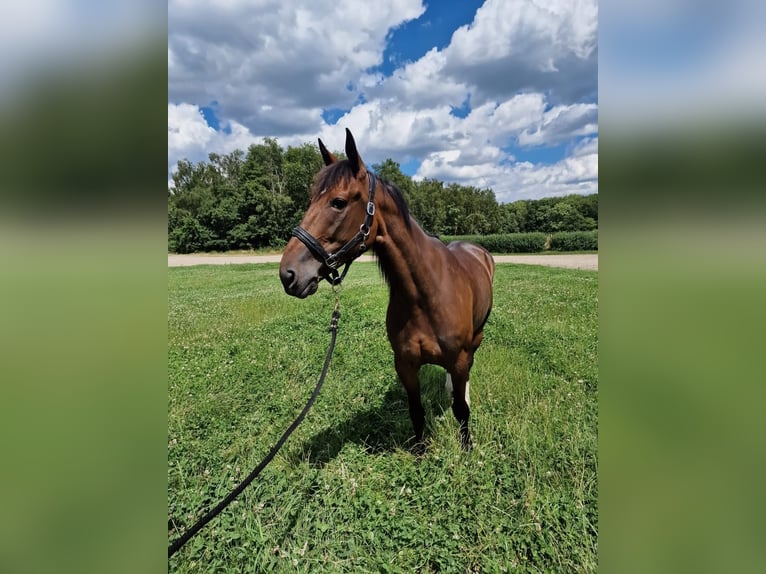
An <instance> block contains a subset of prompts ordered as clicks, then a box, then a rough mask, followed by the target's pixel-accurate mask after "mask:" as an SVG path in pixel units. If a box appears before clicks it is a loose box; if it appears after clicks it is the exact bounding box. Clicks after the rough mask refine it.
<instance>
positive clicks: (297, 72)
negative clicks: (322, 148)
mask: <svg viewBox="0 0 766 574" xmlns="http://www.w3.org/2000/svg"><path fill="white" fill-rule="evenodd" d="M424 10H425V7H424V5H423V2H421V1H420V0H391V1H388V2H376V3H369V4H365V5H364V9H359V4H358V2H356V1H355V0H340V1H332V0H318V1H316V2H313V3H310V4H309V3H305V4H303V3H301V4H300V5H298V6H297V7H296V5H295V3H284V2H278V1H277V0H259V1H256V2H252V1H236V0H228V1H224V0H216V1H208V0H205V1H202V0H171V1H170V3H169V37H168V78H169V100H170V101H171V102H173V103H171V104H169V106H168V114H169V118H168V162H169V165H174V163H175V161H177V160H178V159H181V158H182V157H188V158H189V159H192V160H196V159H204V158H206V157H207V154H208V153H209V152H212V151H216V152H219V153H221V152H223V153H226V152H227V151H230V150H232V149H235V148H237V147H239V148H241V149H246V148H247V146H248V145H249V144H250V143H253V142H259V141H261V139H262V138H263V137H265V136H270V137H277V138H278V139H279V142H280V144H282V145H283V146H287V145H300V144H302V143H304V142H307V141H311V142H313V141H316V137H321V138H322V140H323V141H324V142H325V144H327V145H328V147H330V148H331V149H342V144H343V141H344V134H343V129H342V128H344V127H348V128H350V129H351V130H352V132H353V133H354V136H355V138H356V141H357V144H358V146H359V149H360V151H361V154H362V157H363V158H364V159H365V161H367V162H368V163H369V164H372V163H377V162H380V161H382V160H384V159H386V158H388V157H390V158H393V159H394V160H395V161H398V162H399V163H402V164H403V163H406V162H409V161H411V160H416V161H422V165H421V166H420V169H419V170H418V172H417V177H419V178H422V177H438V178H440V179H443V180H445V181H458V182H461V183H465V184H468V185H476V186H478V187H487V186H489V187H492V188H493V189H494V190H495V193H496V195H497V197H498V199H499V200H501V201H510V200H513V199H517V198H518V197H542V196H544V195H559V194H562V193H571V192H578V193H583V192H588V191H590V192H592V191H596V189H597V183H596V177H597V165H598V162H597V153H598V152H597V138H596V137H586V138H585V139H584V140H583V141H582V142H581V143H580V144H578V145H577V146H571V147H570V148H568V151H569V155H568V157H567V158H565V159H563V160H561V161H559V162H557V163H555V164H553V165H535V164H531V163H525V162H515V158H514V152H513V148H514V147H522V148H523V147H526V146H552V145H560V144H562V143H566V142H568V141H571V140H572V138H576V137H582V136H595V135H596V134H597V131H598V125H597V115H598V105H597V104H596V103H595V90H596V82H597V75H596V66H597V49H596V32H597V5H596V2H595V0H575V1H567V0H534V1H533V0H508V1H501V0H487V1H486V2H485V3H484V5H483V6H482V7H481V8H480V9H479V10H478V12H477V14H476V17H475V19H474V21H473V23H472V24H470V25H468V26H464V27H462V28H460V29H458V30H457V31H455V33H454V34H453V36H452V41H451V43H450V44H449V45H448V46H446V47H444V48H443V49H437V48H433V49H431V50H430V51H428V52H427V53H426V54H424V55H423V56H422V57H421V58H419V59H417V60H416V61H414V62H406V63H404V64H403V65H402V66H401V67H400V68H398V69H396V70H395V71H394V72H393V73H392V74H391V75H390V76H388V77H385V76H384V75H383V74H381V73H380V72H378V71H376V70H375V66H377V65H379V64H380V63H381V62H382V58H383V52H384V49H385V47H386V41H387V38H388V37H389V34H390V30H391V29H393V28H395V27H396V26H398V25H401V24H402V23H404V22H406V21H408V20H412V19H414V18H417V17H418V16H420V15H421V14H422V13H423V12H424ZM212 101H217V102H218V105H217V108H216V109H217V113H218V116H219V118H220V121H221V125H227V126H229V129H230V130H231V133H229V134H226V133H223V132H219V131H216V130H213V129H212V128H210V126H208V125H207V123H206V122H205V120H204V118H203V117H202V115H201V114H200V111H199V107H200V106H205V105H209V104H210V102H212ZM466 101H468V102H469V103H470V106H471V109H470V112H469V113H468V114H467V115H466V116H465V117H462V118H461V117H458V116H457V115H455V114H454V113H453V112H452V109H453V108H456V107H460V106H462V105H463V104H464V103H465V102H466ZM326 108H341V109H348V110H349V111H348V112H347V113H346V114H344V115H343V116H342V117H341V118H340V119H339V120H338V121H337V123H336V124H335V125H328V124H327V123H326V122H324V120H323V119H322V111H323V109H326ZM594 142H595V143H594Z"/></svg>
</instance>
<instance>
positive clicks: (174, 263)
mask: <svg viewBox="0 0 766 574" xmlns="http://www.w3.org/2000/svg"><path fill="white" fill-rule="evenodd" d="M281 258H282V256H281V255H280V254H277V255H226V254H221V255H170V254H169V255H168V267H185V266H188V265H230V264H237V263H279V260H280V259H281ZM359 261H372V256H370V255H363V256H362V257H360V258H359ZM495 262H496V263H524V264H528V265H545V266H547V267H564V268H567V269H586V270H588V271H598V254H596V253H575V254H572V255H557V254H551V255H495Z"/></svg>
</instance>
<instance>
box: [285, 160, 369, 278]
mask: <svg viewBox="0 0 766 574" xmlns="http://www.w3.org/2000/svg"><path fill="white" fill-rule="evenodd" d="M367 176H368V177H369V180H370V199H369V201H368V202H367V215H366V216H365V218H364V223H362V225H360V226H359V231H357V233H356V235H354V237H352V238H351V239H350V240H349V241H348V243H346V244H345V245H344V246H343V247H341V248H340V249H338V251H336V252H335V253H327V251H325V249H324V247H322V245H321V244H320V243H319V241H317V240H316V238H315V237H314V236H313V235H311V234H310V233H309V232H308V231H306V230H305V229H303V228H302V227H301V226H300V225H299V226H298V227H296V228H295V229H293V237H297V238H298V239H299V240H300V241H301V242H302V243H303V244H304V245H305V246H306V247H307V248H308V250H309V251H311V254H312V255H313V256H314V257H315V258H316V259H318V260H319V261H321V262H322V263H324V265H325V267H326V268H327V272H326V273H325V274H324V276H323V279H327V282H328V283H330V284H331V285H340V283H341V282H342V281H343V278H344V277H345V276H346V273H348V268H349V267H350V266H351V263H352V262H353V261H354V260H355V259H356V258H357V257H359V256H360V255H361V254H362V253H364V252H365V251H367V245H366V244H365V241H367V238H368V237H369V236H370V225H372V217H373V216H374V215H375V203H374V201H375V179H376V178H375V174H374V173H372V172H371V171H369V170H368V171H367ZM357 246H358V250H357ZM355 250H356V251H355ZM344 263H345V264H346V267H344V269H343V273H340V274H339V273H338V267H340V266H341V265H343V264H344Z"/></svg>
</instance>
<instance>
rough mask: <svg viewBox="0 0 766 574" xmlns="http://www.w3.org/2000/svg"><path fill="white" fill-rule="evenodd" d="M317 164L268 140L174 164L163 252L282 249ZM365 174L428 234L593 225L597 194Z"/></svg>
mask: <svg viewBox="0 0 766 574" xmlns="http://www.w3.org/2000/svg"><path fill="white" fill-rule="evenodd" d="M336 155H337V156H338V157H344V156H343V154H342V153H336ZM323 165H324V164H323V162H322V157H321V155H320V153H319V150H318V148H317V147H316V146H315V145H313V144H308V143H307V144H304V145H302V146H299V147H292V146H289V147H288V148H287V149H286V150H285V149H283V148H282V147H281V146H280V145H279V144H278V143H277V141H276V140H275V139H272V138H265V139H264V140H263V143H260V144H253V145H251V146H250V147H249V148H248V150H247V153H245V152H243V151H242V150H235V151H233V152H231V153H229V154H223V155H221V154H216V153H211V154H209V156H208V161H200V162H197V163H193V162H189V161H187V160H181V161H179V162H178V165H177V169H176V171H175V172H174V173H173V176H172V177H173V186H169V187H168V249H169V250H170V251H172V252H176V253H192V252H197V251H227V250H232V249H257V248H261V247H281V246H283V245H284V244H285V243H286V242H287V240H288V239H289V238H290V233H291V231H292V229H293V228H294V227H295V226H296V225H298V223H299V222H300V220H301V218H302V216H303V213H304V212H305V210H306V208H307V207H308V204H309V193H310V188H311V182H312V180H313V178H314V175H315V174H316V173H317V171H319V169H320V168H321V167H322V166H323ZM372 169H373V170H374V171H375V173H376V174H377V175H378V176H380V177H381V178H383V179H385V180H387V181H390V182H392V183H394V184H396V185H397V186H398V187H399V188H400V189H401V190H402V192H403V193H404V196H405V198H406V199H407V202H408V204H409V206H410V211H411V213H412V215H413V217H414V218H415V219H416V220H417V221H418V222H419V223H420V225H421V226H422V227H423V229H425V230H426V231H427V232H429V233H432V234H434V235H487V234H495V233H525V232H534V231H541V232H545V233H553V232H558V231H588V230H593V229H597V228H598V194H592V195H585V196H582V195H568V196H565V197H556V198H545V199H536V200H520V201H514V202H512V203H505V204H500V203H498V202H497V199H496V198H495V194H494V193H493V192H492V190H491V189H479V188H476V187H472V186H464V185H459V184H456V183H449V184H445V183H444V182H442V181H439V180H437V179H424V180H422V181H419V182H416V181H413V180H412V179H411V178H410V177H409V176H407V175H405V174H404V173H402V171H401V169H400V166H399V164H398V163H397V162H395V161H393V160H392V159H386V160H385V161H384V162H382V163H380V164H373V166H372Z"/></svg>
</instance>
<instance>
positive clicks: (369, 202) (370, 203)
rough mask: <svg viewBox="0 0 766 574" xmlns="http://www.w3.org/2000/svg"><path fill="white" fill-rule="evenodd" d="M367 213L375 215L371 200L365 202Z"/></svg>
mask: <svg viewBox="0 0 766 574" xmlns="http://www.w3.org/2000/svg"><path fill="white" fill-rule="evenodd" d="M367 215H369V216H370V217H372V216H373V215H375V204H374V203H373V202H371V201H368V202H367Z"/></svg>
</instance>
